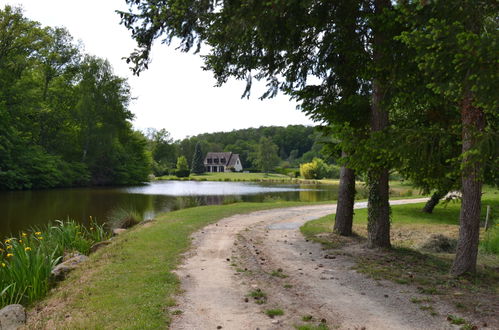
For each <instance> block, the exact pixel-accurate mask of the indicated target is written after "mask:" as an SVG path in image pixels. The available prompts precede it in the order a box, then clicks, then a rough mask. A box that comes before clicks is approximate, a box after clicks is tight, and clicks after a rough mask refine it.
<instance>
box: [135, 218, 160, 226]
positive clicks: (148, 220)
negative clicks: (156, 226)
mask: <svg viewBox="0 0 499 330" xmlns="http://www.w3.org/2000/svg"><path fill="white" fill-rule="evenodd" d="M154 221H156V219H147V220H142V221H141V222H139V223H138V225H139V226H143V225H146V224H148V223H151V222H154Z"/></svg>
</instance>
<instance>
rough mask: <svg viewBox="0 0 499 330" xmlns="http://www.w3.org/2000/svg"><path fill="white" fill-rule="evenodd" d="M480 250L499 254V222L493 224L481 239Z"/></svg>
mask: <svg viewBox="0 0 499 330" xmlns="http://www.w3.org/2000/svg"><path fill="white" fill-rule="evenodd" d="M480 250H481V251H483V252H486V253H492V254H498V255H499V224H496V225H493V226H492V228H490V229H489V230H488V231H487V232H486V233H485V235H484V237H483V239H482V240H481V241H480Z"/></svg>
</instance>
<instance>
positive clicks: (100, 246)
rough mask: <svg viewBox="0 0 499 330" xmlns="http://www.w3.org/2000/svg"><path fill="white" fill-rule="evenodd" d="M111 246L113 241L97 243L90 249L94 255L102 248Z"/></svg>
mask: <svg viewBox="0 0 499 330" xmlns="http://www.w3.org/2000/svg"><path fill="white" fill-rule="evenodd" d="M109 244H111V241H102V242H97V243H95V244H94V245H92V246H91V247H90V253H94V252H95V251H97V250H99V249H100V248H102V247H104V246H107V245H109Z"/></svg>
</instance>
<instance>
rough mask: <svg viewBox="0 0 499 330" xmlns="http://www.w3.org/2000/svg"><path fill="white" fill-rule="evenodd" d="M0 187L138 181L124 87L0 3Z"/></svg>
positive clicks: (140, 141)
mask: <svg viewBox="0 0 499 330" xmlns="http://www.w3.org/2000/svg"><path fill="white" fill-rule="evenodd" d="M0 30H1V31H2V33H1V34H0V49H2V51H0V190H3V189H39V188H51V187H66V186H81V185H87V184H131V183H139V182H143V181H145V180H146V179H147V176H148V174H149V172H150V169H149V167H150V160H149V157H148V156H147V154H146V153H145V146H146V144H145V140H144V138H143V137H142V136H141V135H140V133H136V132H134V131H133V130H132V126H131V124H130V120H131V119H132V118H133V115H132V113H131V112H130V111H129V110H128V109H127V107H128V103H129V101H130V91H129V86H128V85H127V83H126V81H125V80H124V79H123V78H120V77H117V76H116V75H114V73H113V72H112V68H111V66H110V65H109V63H108V62H107V61H104V60H102V59H99V58H95V57H91V56H88V55H85V54H83V52H82V49H80V46H79V45H78V44H76V43H74V42H73V39H72V37H71V35H70V34H69V33H68V32H67V31H66V30H65V29H63V28H50V27H46V28H42V27H40V25H39V24H38V23H36V22H34V21H31V20H29V19H28V18H26V17H24V16H23V13H22V10H21V9H19V8H13V7H11V6H5V7H4V8H0Z"/></svg>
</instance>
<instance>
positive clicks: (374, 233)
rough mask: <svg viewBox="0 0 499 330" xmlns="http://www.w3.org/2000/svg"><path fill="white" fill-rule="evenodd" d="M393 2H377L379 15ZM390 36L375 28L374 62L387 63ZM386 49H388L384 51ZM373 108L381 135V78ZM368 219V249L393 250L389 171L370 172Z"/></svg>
mask: <svg viewBox="0 0 499 330" xmlns="http://www.w3.org/2000/svg"><path fill="white" fill-rule="evenodd" d="M390 5H391V4H390V1H389V0H376V1H375V7H376V8H375V10H376V13H377V14H381V12H382V11H383V10H384V9H386V8H388V7H390ZM387 41H388V38H387V36H385V34H384V33H383V32H382V31H380V30H379V29H376V28H373V61H374V64H375V65H376V64H378V63H380V62H381V61H383V57H384V54H385V52H386V51H387V47H386V43H387ZM383 48H384V49H383ZM372 88H373V91H372V104H371V131H372V132H379V131H382V130H384V129H386V128H387V127H388V111H387V109H385V107H384V97H385V94H386V86H385V84H384V81H383V80H382V79H381V78H380V77H375V78H374V79H373V86H372ZM367 175H368V182H367V184H368V189H369V198H368V204H367V205H368V206H367V208H368V210H367V212H368V215H367V246H368V247H370V248H379V247H384V248H388V247H390V204H389V201H388V198H389V187H388V169H387V168H375V169H372V170H370V171H369V172H368V174H367Z"/></svg>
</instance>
